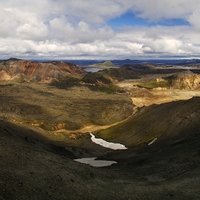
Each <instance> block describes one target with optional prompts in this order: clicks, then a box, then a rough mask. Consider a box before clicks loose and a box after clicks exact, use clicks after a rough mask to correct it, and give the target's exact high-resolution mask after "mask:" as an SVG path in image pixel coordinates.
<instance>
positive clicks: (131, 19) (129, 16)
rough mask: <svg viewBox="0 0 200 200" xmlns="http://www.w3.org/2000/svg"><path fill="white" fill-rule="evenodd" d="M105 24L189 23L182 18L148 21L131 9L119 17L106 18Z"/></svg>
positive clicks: (172, 24) (151, 24) (155, 24)
mask: <svg viewBox="0 0 200 200" xmlns="http://www.w3.org/2000/svg"><path fill="white" fill-rule="evenodd" d="M107 24H108V25H109V26H111V27H112V28H114V29H117V28H120V27H123V26H145V27H153V26H190V23H189V22H188V21H186V20H184V19H177V18H172V19H171V18H170V19H160V20H159V21H150V20H148V19H145V18H140V17H137V15H136V14H135V13H133V12H131V11H130V12H129V11H128V12H126V13H124V14H122V15H121V16H119V17H115V18H112V19H110V20H108V22H107Z"/></svg>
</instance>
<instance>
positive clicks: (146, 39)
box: [0, 0, 200, 60]
mask: <svg viewBox="0 0 200 200" xmlns="http://www.w3.org/2000/svg"><path fill="white" fill-rule="evenodd" d="M199 9H200V1H199V0H190V1H188V0H176V1H174V0H162V1H161V0H140V1H138V0H123V1H121V0H101V1H99V0H67V1H66V0H34V1H29V0H9V1H7V0H1V2H0V25H1V30H0V55H1V56H0V58H2V59H4V58H9V57H18V58H28V59H104V60H105V59H146V58H148V59H149V58H152V59H155V58H170V57H173V58H174V57H176V56H177V57H183V58H198V57H199V54H200V23H199V17H200V12H199Z"/></svg>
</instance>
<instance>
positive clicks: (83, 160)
mask: <svg viewBox="0 0 200 200" xmlns="http://www.w3.org/2000/svg"><path fill="white" fill-rule="evenodd" d="M95 159H96V157H94V158H78V159H74V161H77V162H80V163H84V164H88V165H91V166H93V167H106V166H110V165H112V164H117V162H116V161H110V160H109V161H108V160H95Z"/></svg>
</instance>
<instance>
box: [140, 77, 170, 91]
mask: <svg viewBox="0 0 200 200" xmlns="http://www.w3.org/2000/svg"><path fill="white" fill-rule="evenodd" d="M170 85H171V84H170V82H169V81H167V80H162V81H157V80H155V79H154V80H150V81H148V82H144V83H140V84H137V86H138V87H141V88H146V89H153V88H158V87H161V88H165V87H170Z"/></svg>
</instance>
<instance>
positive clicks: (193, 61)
mask: <svg viewBox="0 0 200 200" xmlns="http://www.w3.org/2000/svg"><path fill="white" fill-rule="evenodd" d="M63 61H65V62H66V61H67V62H72V63H74V64H76V65H78V66H88V65H94V64H101V63H104V62H106V61H108V60H63ZM110 62H112V63H113V64H114V65H116V66H120V67H121V66H123V65H126V64H142V63H149V64H156V65H176V66H177V65H184V66H185V65H194V64H196V65H198V64H200V59H174V60H173V59H172V60H166V59H164V60H161V59H158V60H156V59H155V60H130V59H125V60H110Z"/></svg>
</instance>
